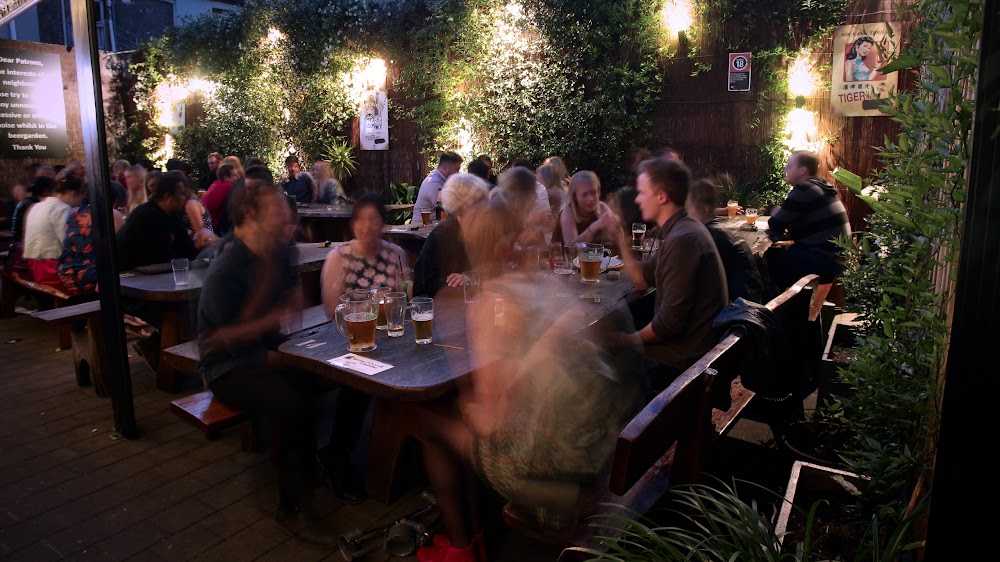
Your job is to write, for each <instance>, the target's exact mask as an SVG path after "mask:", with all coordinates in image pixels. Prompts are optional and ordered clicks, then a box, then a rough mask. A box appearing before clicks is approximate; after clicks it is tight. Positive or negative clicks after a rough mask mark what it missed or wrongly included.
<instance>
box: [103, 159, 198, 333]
mask: <svg viewBox="0 0 1000 562" xmlns="http://www.w3.org/2000/svg"><path fill="white" fill-rule="evenodd" d="M186 202H187V187H186V185H185V183H184V177H183V176H182V175H181V174H179V173H176V172H166V173H162V174H159V175H158V176H157V178H156V181H155V191H154V192H153V196H152V198H151V199H150V200H149V201H147V202H146V203H143V204H141V205H139V206H138V207H136V208H135V210H134V211H132V212H131V213H129V215H128V217H127V218H126V219H125V224H124V225H122V227H121V230H119V231H118V234H117V236H116V239H117V244H118V259H119V267H120V268H121V269H122V270H123V271H124V270H127V269H132V268H134V267H138V266H142V265H152V264H159V263H168V262H170V261H171V260H173V259H175V258H189V259H190V258H193V257H194V256H195V254H196V253H197V250H196V249H195V246H194V242H193V241H192V240H191V237H190V236H188V234H187V229H186V228H184V223H183V222H182V220H181V217H182V216H183V215H184V211H185V209H184V207H185V203H186ZM137 316H141V317H143V318H146V316H143V315H142V314H137Z"/></svg>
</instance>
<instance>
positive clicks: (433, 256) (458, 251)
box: [413, 174, 489, 297]
mask: <svg viewBox="0 0 1000 562" xmlns="http://www.w3.org/2000/svg"><path fill="white" fill-rule="evenodd" d="M488 196H489V184H488V183H486V181H485V180H483V179H480V178H479V177H477V176H474V175H472V174H452V175H451V176H449V177H448V179H447V181H445V182H444V189H442V190H441V205H442V206H443V207H444V210H445V211H446V212H447V213H448V218H447V219H445V220H444V221H442V222H441V224H439V225H438V226H437V227H435V228H434V230H432V231H431V234H430V236H428V237H427V240H426V241H425V242H424V245H423V248H422V249H421V250H420V257H418V258H417V263H416V266H415V267H414V268H413V294H414V295H426V296H430V297H433V296H434V295H435V294H437V292H438V290H440V289H441V288H442V287H444V286H445V285H447V286H449V287H460V286H462V280H463V279H462V272H464V271H468V270H469V268H470V266H469V257H468V255H466V253H465V244H464V242H463V241H462V231H463V229H464V228H466V227H467V224H468V221H469V220H470V219H469V217H470V215H471V213H470V211H471V210H472V209H474V208H475V207H477V206H478V205H480V204H481V203H483V202H484V201H486V198H487V197H488Z"/></svg>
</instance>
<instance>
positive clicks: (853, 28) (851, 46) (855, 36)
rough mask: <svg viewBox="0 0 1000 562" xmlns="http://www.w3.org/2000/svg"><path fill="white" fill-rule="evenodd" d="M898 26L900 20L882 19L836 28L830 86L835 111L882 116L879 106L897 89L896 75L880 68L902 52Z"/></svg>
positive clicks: (847, 114) (848, 114)
mask: <svg viewBox="0 0 1000 562" xmlns="http://www.w3.org/2000/svg"><path fill="white" fill-rule="evenodd" d="M899 29H900V28H899V23H898V22H882V23H861V24H853V25H842V26H840V27H838V28H837V29H836V31H834V35H833V80H832V87H831V89H830V98H831V100H830V101H831V105H832V106H833V110H834V111H836V112H838V113H840V114H841V115H844V116H847V117H862V116H865V117H874V116H880V115H883V113H882V112H880V111H879V110H878V108H879V105H881V104H882V103H885V101H883V100H884V98H886V97H888V95H889V92H891V91H895V90H896V87H897V75H896V73H895V72H893V73H890V74H882V73H880V72H879V71H878V69H879V68H881V67H883V66H885V65H886V64H887V63H888V62H889V57H890V56H892V55H894V54H895V55H898V54H899V53H898V51H899V48H898V46H899V43H900V34H899V33H900V31H899ZM890 30H891V31H890Z"/></svg>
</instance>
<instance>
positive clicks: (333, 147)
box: [323, 137, 358, 181]
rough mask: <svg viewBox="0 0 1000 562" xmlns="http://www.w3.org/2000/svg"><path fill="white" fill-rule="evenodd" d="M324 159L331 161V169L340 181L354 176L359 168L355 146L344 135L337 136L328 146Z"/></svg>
mask: <svg viewBox="0 0 1000 562" xmlns="http://www.w3.org/2000/svg"><path fill="white" fill-rule="evenodd" d="M323 159H324V160H326V161H327V162H329V163H330V171H331V172H332V173H333V175H334V177H336V178H337V179H338V180H340V181H343V180H345V179H347V178H349V177H351V176H353V175H354V172H356V171H357V170H358V161H357V160H356V159H355V158H354V147H353V146H351V143H350V142H348V141H347V139H346V138H344V137H337V138H336V139H333V140H332V141H331V142H330V144H328V145H327V146H326V149H325V150H324V151H323Z"/></svg>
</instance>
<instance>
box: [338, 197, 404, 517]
mask: <svg viewBox="0 0 1000 562" xmlns="http://www.w3.org/2000/svg"><path fill="white" fill-rule="evenodd" d="M384 226H385V206H384V205H383V203H382V198H381V197H380V196H379V195H378V194H377V193H372V192H369V193H365V194H364V195H362V196H361V197H359V198H358V200H357V201H356V202H355V203H354V208H353V210H352V212H351V220H350V228H351V232H352V233H353V235H354V239H353V240H351V241H350V242H348V243H346V244H344V245H342V246H340V247H338V248H337V249H335V250H333V251H331V252H330V253H329V254H328V255H327V257H326V261H324V262H323V269H322V272H321V274H320V275H321V282H322V289H321V290H322V295H323V307H324V308H325V309H326V314H327V316H328V317H329V318H334V315H335V310H336V308H337V305H338V304H340V296H341V295H342V294H344V293H345V292H348V291H352V290H362V291H370V290H372V289H375V288H376V287H389V288H390V289H392V290H394V291H395V290H400V289H399V288H400V286H401V282H402V271H401V269H402V264H404V263H408V258H407V256H406V252H404V251H403V249H402V248H400V247H399V246H397V245H395V244H392V243H390V242H387V241H385V240H383V239H382V227H384ZM372 404H373V402H372V399H371V397H370V396H368V395H366V394H364V393H363V392H360V391H357V390H353V389H350V388H347V387H342V388H341V389H340V390H339V394H338V396H337V406H336V414H335V420H334V432H333V436H332V437H331V439H330V444H329V445H327V446H326V447H324V448H323V449H322V450H321V451H320V454H319V459H320V462H321V463H322V464H323V467H324V468H325V469H326V472H327V474H328V475H329V476H330V479H331V480H330V482H331V485H332V487H333V492H334V495H336V496H337V497H338V498H339V499H340V500H342V501H344V502H346V503H352V504H353V503H359V502H361V501H363V500H364V498H365V493H364V488H363V486H362V485H361V475H363V474H364V471H363V470H360V469H354V468H352V467H351V463H350V458H351V453H352V451H354V449H355V448H356V447H358V445H359V441H361V438H362V436H363V435H364V436H367V434H368V433H369V431H368V430H364V429H363V427H362V425H363V422H364V420H365V418H366V413H367V411H368V410H369V409H370V408H371V406H372ZM365 442H367V439H365ZM363 456H365V457H366V456H367V455H363Z"/></svg>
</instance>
